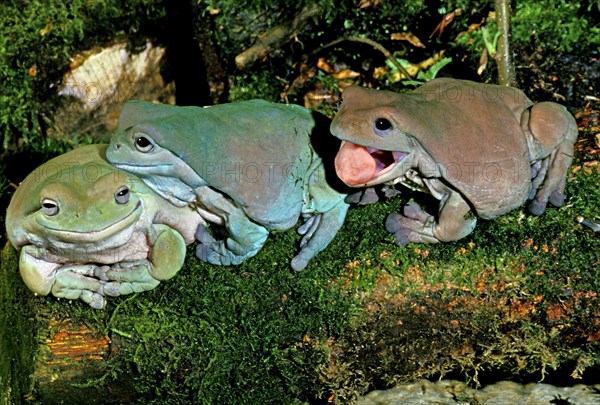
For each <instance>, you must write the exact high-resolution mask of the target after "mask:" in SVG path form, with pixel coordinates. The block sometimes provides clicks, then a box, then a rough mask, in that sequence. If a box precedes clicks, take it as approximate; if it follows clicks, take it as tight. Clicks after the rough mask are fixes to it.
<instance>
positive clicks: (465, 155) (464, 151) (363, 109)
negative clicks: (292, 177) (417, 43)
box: [331, 78, 577, 245]
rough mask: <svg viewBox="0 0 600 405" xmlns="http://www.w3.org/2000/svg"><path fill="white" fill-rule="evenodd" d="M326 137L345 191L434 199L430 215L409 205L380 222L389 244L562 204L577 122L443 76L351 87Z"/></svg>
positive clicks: (513, 93) (502, 90)
mask: <svg viewBox="0 0 600 405" xmlns="http://www.w3.org/2000/svg"><path fill="white" fill-rule="evenodd" d="M331 132H332V134H333V135H334V136H336V137H337V138H339V139H341V140H342V141H343V143H342V145H341V146H340V150H339V151H338V153H337V156H336V159H335V167H336V172H337V174H338V176H339V177H340V178H341V179H342V180H343V181H344V182H345V183H346V184H347V185H349V186H352V187H370V186H373V185H376V184H381V183H386V184H396V183H400V184H403V185H405V186H407V187H409V188H411V189H415V190H420V191H424V192H427V193H429V194H431V195H433V196H434V197H435V198H436V199H438V200H439V209H438V212H437V215H436V216H435V217H434V216H433V215H430V214H428V213H426V212H425V211H423V210H422V209H421V208H420V207H419V206H418V205H417V204H416V203H414V202H409V203H408V204H407V205H406V206H405V207H404V210H403V214H398V213H394V214H391V215H390V216H388V218H387V220H386V229H387V230H388V231H390V232H392V233H394V235H395V240H396V243H397V244H399V245H406V244H407V243H409V242H423V243H437V242H446V241H454V240H458V239H460V238H463V237H465V236H467V235H468V234H469V233H471V231H472V230H473V228H474V227H475V224H476V222H477V217H481V218H484V219H493V218H496V217H498V216H500V215H503V214H505V213H507V212H509V211H511V210H513V209H515V208H517V207H519V206H521V205H522V204H523V203H525V202H526V201H527V200H530V202H529V206H528V208H529V211H530V212H531V213H532V214H534V215H541V214H543V213H544V212H545V210H546V205H547V203H550V204H551V205H553V206H555V207H560V206H562V205H563V203H564V188H565V180H566V175H567V170H568V168H569V166H570V164H571V161H572V158H573V144H574V142H575V139H576V137H577V125H576V123H575V120H574V119H573V117H572V116H571V114H569V112H568V111H567V109H566V108H565V107H563V106H562V105H560V104H556V103H552V102H542V103H537V104H534V103H533V102H532V101H531V100H529V99H528V98H527V97H526V96H525V94H524V93H523V92H522V91H520V90H518V89H515V88H511V87H504V86H495V85H489V84H481V83H476V82H470V81H464V80H456V79H449V78H442V79H436V80H432V81H430V82H428V83H426V84H425V85H423V86H421V87H419V88H417V89H416V90H414V91H412V92H410V93H393V92H389V91H379V90H372V89H366V88H362V87H356V86H351V87H348V88H346V89H345V90H344V93H343V99H342V101H341V102H340V108H339V111H338V113H337V115H336V117H335V119H334V120H333V122H332V123H331Z"/></svg>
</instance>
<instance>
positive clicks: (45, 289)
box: [6, 145, 204, 309]
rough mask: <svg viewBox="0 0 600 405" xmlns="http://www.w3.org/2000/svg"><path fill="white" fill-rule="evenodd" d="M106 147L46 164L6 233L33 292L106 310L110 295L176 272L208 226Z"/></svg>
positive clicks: (24, 192)
mask: <svg viewBox="0 0 600 405" xmlns="http://www.w3.org/2000/svg"><path fill="white" fill-rule="evenodd" d="M107 146H108V145H89V146H84V147H80V148H78V149H75V150H73V151H71V152H68V153H65V154H63V155H61V156H58V157H56V158H54V159H52V160H50V161H48V162H46V163H45V164H43V165H42V166H40V167H38V168H37V169H36V170H34V171H33V172H32V173H31V174H30V175H29V176H27V178H26V179H25V180H24V181H23V183H21V185H20V186H19V188H18V189H17V191H16V192H15V194H14V196H13V198H12V200H11V202H10V204H9V206H8V210H7V213H6V229H7V233H8V238H9V240H10V241H11V243H12V244H13V246H14V247H15V248H17V249H21V252H20V262H19V269H20V272H21V276H22V278H23V281H24V282H25V284H26V285H27V287H29V289H31V290H32V291H33V292H35V293H36V294H40V295H48V294H52V295H54V296H56V297H59V298H67V299H81V300H83V301H84V302H86V303H88V304H89V305H90V306H92V307H93V308H98V309H101V308H104V306H105V304H106V300H105V297H106V296H119V295H124V294H131V293H134V292H142V291H148V290H151V289H153V288H155V287H156V286H157V285H158V284H159V282H160V281H161V280H167V279H170V278H171V277H173V276H174V275H175V274H176V273H177V272H178V271H179V269H180V268H181V266H182V265H183V261H184V258H185V253H186V245H187V244H190V243H192V242H193V241H194V233H195V231H196V229H197V228H198V226H199V225H201V224H203V223H204V221H203V220H202V218H201V217H200V215H198V213H197V212H195V211H194V210H191V209H189V208H187V207H185V208H179V207H175V206H174V205H172V204H170V203H169V202H168V201H166V200H164V199H163V198H161V197H160V196H159V195H157V194H156V193H154V192H153V191H152V190H151V189H150V188H149V187H148V186H146V185H145V184H144V182H142V181H141V180H140V179H138V178H136V177H135V176H133V175H131V174H129V173H125V172H122V171H118V170H117V169H116V168H114V167H113V166H111V165H110V164H109V163H108V162H107V161H106V147H107Z"/></svg>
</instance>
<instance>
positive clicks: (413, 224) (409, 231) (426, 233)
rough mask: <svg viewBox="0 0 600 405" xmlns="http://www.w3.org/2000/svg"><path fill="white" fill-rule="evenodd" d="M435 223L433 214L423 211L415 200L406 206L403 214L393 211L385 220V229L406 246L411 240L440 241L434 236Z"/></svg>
mask: <svg viewBox="0 0 600 405" xmlns="http://www.w3.org/2000/svg"><path fill="white" fill-rule="evenodd" d="M434 225H435V221H434V218H433V216H431V215H429V214H428V213H426V212H425V211H423V210H422V209H421V207H419V205H418V204H417V203H415V202H414V201H410V202H408V203H407V204H406V205H405V206H404V209H403V214H399V213H393V214H390V215H388V217H387V219H386V220H385V229H386V230H387V231H388V232H390V233H393V234H394V240H395V242H396V244H397V245H398V246H406V245H408V244H409V242H417V243H437V242H439V240H438V239H436V238H435V237H434V236H433V226H434Z"/></svg>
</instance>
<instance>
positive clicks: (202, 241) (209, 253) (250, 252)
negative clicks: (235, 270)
mask: <svg viewBox="0 0 600 405" xmlns="http://www.w3.org/2000/svg"><path fill="white" fill-rule="evenodd" d="M257 229H258V228H257ZM268 235H269V233H268V232H267V230H266V229H264V228H260V230H258V231H256V232H251V231H248V232H247V233H244V234H242V233H239V234H236V235H235V236H236V237H238V239H237V240H236V239H234V238H233V235H231V236H229V237H228V238H227V239H225V240H217V239H215V238H214V237H213V236H212V235H211V234H209V233H208V231H207V230H206V228H204V226H202V225H200V226H199V227H198V230H197V231H196V239H197V240H198V242H199V243H198V246H196V257H198V258H199V259H200V260H202V261H204V262H207V263H211V264H216V265H223V266H228V265H232V264H233V265H236V264H240V263H242V262H243V261H244V260H246V259H248V258H250V257H252V256H254V255H255V254H256V253H257V252H258V251H259V250H260V248H261V247H262V246H263V244H264V243H265V240H266V239H267V236H268Z"/></svg>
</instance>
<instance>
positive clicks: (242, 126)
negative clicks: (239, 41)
mask: <svg viewBox="0 0 600 405" xmlns="http://www.w3.org/2000/svg"><path fill="white" fill-rule="evenodd" d="M179 109H180V110H179V111H178V112H177V114H173V115H170V116H167V117H165V118H163V119H161V120H160V121H159V122H156V123H154V125H155V126H159V127H160V128H161V130H160V131H158V132H159V133H161V134H164V135H163V136H162V137H161V139H155V140H156V141H157V143H159V144H160V145H161V146H162V147H164V148H166V149H169V150H170V151H171V152H173V153H174V154H175V155H177V156H178V157H179V158H180V159H182V160H183V161H184V162H186V163H187V164H188V165H189V166H190V167H191V168H192V169H193V170H194V171H195V172H196V173H197V174H198V175H199V176H200V177H201V178H202V179H204V180H205V181H206V182H207V183H208V185H209V186H210V187H213V188H215V189H217V190H219V191H221V192H223V193H225V194H227V195H228V196H229V197H230V198H231V199H232V200H234V201H235V202H236V203H237V204H238V205H239V206H240V207H242V208H243V209H244V210H245V212H246V213H247V215H248V216H249V217H251V218H252V219H254V220H256V221H257V222H259V223H261V224H263V225H265V226H267V227H271V228H275V229H278V228H286V227H287V228H289V227H290V226H292V225H293V224H294V223H295V222H296V221H297V219H298V216H299V213H300V210H301V206H302V199H303V186H304V182H305V177H306V175H307V171H308V168H309V166H310V164H311V161H312V149H311V147H310V134H311V131H312V129H313V127H314V120H313V118H312V116H311V113H310V112H309V111H308V110H307V109H305V108H303V107H300V106H293V105H283V104H276V103H270V102H267V101H264V100H250V101H244V102H239V103H229V104H220V105H215V106H211V107H207V108H200V107H183V108H181V107H179ZM124 125H126V124H124ZM189 134H191V135H189Z"/></svg>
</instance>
